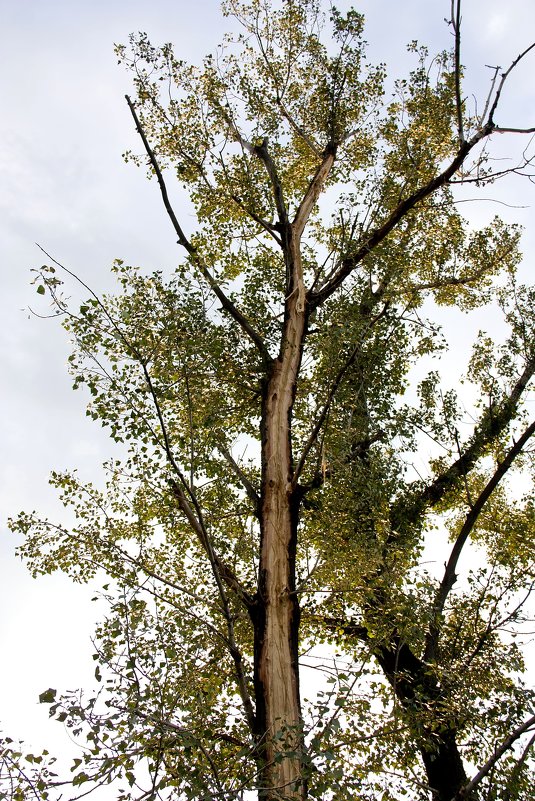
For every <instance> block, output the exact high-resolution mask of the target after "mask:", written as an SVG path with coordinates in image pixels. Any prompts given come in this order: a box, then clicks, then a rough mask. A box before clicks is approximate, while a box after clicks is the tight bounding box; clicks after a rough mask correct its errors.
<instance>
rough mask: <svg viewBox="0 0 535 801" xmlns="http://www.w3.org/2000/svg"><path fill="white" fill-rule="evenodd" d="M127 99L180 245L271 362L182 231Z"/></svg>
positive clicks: (133, 109) (220, 300)
mask: <svg viewBox="0 0 535 801" xmlns="http://www.w3.org/2000/svg"><path fill="white" fill-rule="evenodd" d="M125 97H126V102H127V103H128V108H129V109H130V113H131V114H132V117H133V118H134V122H135V124H136V130H137V132H138V134H139V135H140V137H141V140H142V142H143V145H144V147H145V151H146V153H147V156H148V158H149V161H150V164H151V166H152V168H153V170H154V172H155V174H156V178H157V180H158V185H159V187H160V192H161V195H162V200H163V204H164V206H165V210H166V211H167V214H168V216H169V219H170V220H171V223H172V224H173V228H174V229H175V232H176V234H177V236H178V244H179V245H182V247H183V248H184V249H185V250H186V252H187V253H188V255H189V256H190V257H191V259H192V260H193V262H194V264H196V265H197V267H198V268H199V270H200V271H201V274H202V275H203V277H204V279H205V280H206V282H207V283H208V285H209V286H210V289H211V290H212V291H213V293H214V295H215V296H216V297H217V299H218V300H219V302H220V303H221V305H222V306H223V309H224V310H225V311H226V312H228V313H229V314H230V315H231V317H233V318H234V320H235V321H236V322H237V323H238V325H239V326H240V327H241V328H242V329H243V331H245V333H246V334H247V336H248V337H249V338H250V339H251V341H252V342H253V343H254V345H255V346H256V348H257V349H258V351H259V352H260V353H261V355H262V358H263V359H264V361H265V362H269V361H270V357H269V353H268V350H267V347H266V344H265V342H264V340H263V339H262V337H261V336H260V334H259V333H258V332H257V331H256V330H255V329H254V328H253V326H252V325H251V323H250V322H249V321H248V320H247V318H246V317H245V316H244V315H243V314H242V313H241V312H240V311H239V309H237V308H236V306H235V305H234V303H233V302H232V301H231V300H230V298H229V297H227V295H226V294H225V293H224V292H223V290H222V289H221V287H220V286H219V284H218V283H217V281H216V280H215V278H214V277H213V276H212V274H211V272H210V270H209V269H208V267H207V266H206V264H205V263H204V262H203V260H202V259H201V257H200V255H199V253H198V252H197V249H196V248H195V247H194V246H193V245H192V243H191V242H190V241H189V239H188V238H187V236H186V235H185V233H184V231H183V230H182V227H181V225H180V223H179V222H178V219H177V217H176V214H175V212H174V209H173V207H172V205H171V202H170V200H169V195H168V193H167V187H166V185H165V181H164V178H163V175H162V171H161V169H160V165H159V164H158V161H157V159H156V156H155V154H154V150H153V149H152V148H151V146H150V144H149V142H148V139H147V136H146V134H145V131H144V130H143V127H142V125H141V122H140V120H139V117H138V115H137V113H136V110H135V107H134V104H133V103H132V101H131V100H130V98H129V96H128V95H125Z"/></svg>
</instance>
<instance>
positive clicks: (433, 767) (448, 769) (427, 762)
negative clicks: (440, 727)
mask: <svg viewBox="0 0 535 801" xmlns="http://www.w3.org/2000/svg"><path fill="white" fill-rule="evenodd" d="M434 745H435V747H434V748H433V750H427V749H425V748H421V749H420V753H421V754H422V760H423V763H424V767H425V772H426V775H427V781H428V783H429V787H430V788H431V790H432V793H433V801H435V800H436V801H452V798H455V797H456V795H457V793H458V792H459V790H460V789H461V788H462V787H464V786H465V784H466V783H467V781H468V777H467V775H466V773H465V770H464V766H463V763H462V759H461V756H460V754H459V749H458V747H457V743H456V741H455V732H454V731H446V732H441V733H440V734H439V735H438V736H437V737H436V743H435V744H434Z"/></svg>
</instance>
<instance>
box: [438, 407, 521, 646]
mask: <svg viewBox="0 0 535 801" xmlns="http://www.w3.org/2000/svg"><path fill="white" fill-rule="evenodd" d="M534 433H535V422H534V423H532V424H531V425H530V426H529V427H528V428H527V429H526V430H525V431H524V433H523V434H522V436H521V437H520V439H519V440H518V441H517V442H515V444H514V445H513V447H512V448H510V450H509V453H508V454H507V456H506V457H505V459H504V460H503V461H502V462H500V463H499V464H498V467H497V468H496V470H495V471H494V474H493V476H492V477H491V479H490V480H489V481H488V482H487V484H486V486H485V487H484V488H483V490H482V491H481V493H480V494H479V497H478V498H477V500H476V501H475V503H474V504H473V505H472V507H471V509H470V511H469V513H468V514H467V516H466V520H465V522H464V524H463V526H462V528H461V530H460V532H459V534H458V536H457V539H456V540H455V544H454V546H453V548H452V550H451V554H450V557H449V559H448V563H447V565H446V569H445V571H444V577H443V579H442V581H441V583H440V587H439V588H438V591H437V594H436V597H435V601H434V604H433V612H432V615H431V623H430V626H429V632H428V634H427V637H426V647H425V656H424V660H425V661H426V662H432V661H433V660H434V658H435V654H436V649H437V645H438V638H439V634H440V627H439V618H440V616H441V614H442V612H443V610H444V604H445V603H446V599H447V597H448V595H449V593H450V591H451V588H452V587H453V585H454V584H455V581H456V580H457V575H456V573H455V570H456V568H457V563H458V561H459V557H460V555H461V552H462V549H463V547H464V546H465V544H466V541H467V540H468V537H469V536H470V534H471V532H472V530H473V528H474V526H475V524H476V522H477V520H478V518H479V515H480V514H481V512H482V511H483V508H484V506H485V504H486V502H487V501H488V499H489V498H490V496H491V495H492V493H493V492H494V490H495V489H496V487H497V486H498V484H499V482H500V481H501V479H502V478H503V477H504V475H505V474H506V473H507V471H508V470H509V468H510V467H511V465H512V464H513V462H514V460H515V458H516V457H517V456H518V455H519V454H520V453H521V451H522V449H523V447H524V445H525V444H526V443H527V442H528V440H529V439H530V438H531V437H532V436H533V434H534Z"/></svg>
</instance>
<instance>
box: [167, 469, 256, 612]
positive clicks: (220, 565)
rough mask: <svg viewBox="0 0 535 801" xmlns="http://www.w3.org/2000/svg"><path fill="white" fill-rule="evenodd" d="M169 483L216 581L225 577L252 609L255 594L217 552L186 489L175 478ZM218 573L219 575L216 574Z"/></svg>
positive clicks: (246, 605) (228, 583)
mask: <svg viewBox="0 0 535 801" xmlns="http://www.w3.org/2000/svg"><path fill="white" fill-rule="evenodd" d="M169 484H170V486H171V489H172V491H173V495H174V496H175V498H176V499H177V501H178V504H179V506H180V508H181V510H182V511H183V512H184V514H185V515H186V518H187V520H188V523H189V524H190V526H191V528H192V529H193V531H194V532H195V534H196V535H197V538H198V540H199V542H200V544H201V546H202V547H203V549H204V551H205V552H206V555H207V556H208V558H209V560H210V563H211V565H212V569H213V571H214V577H215V578H216V582H218V578H220V579H223V581H224V582H225V584H226V585H227V587H229V589H231V590H232V591H233V592H234V593H235V594H236V596H237V597H238V598H239V599H240V601H242V603H243V604H244V606H245V607H246V608H247V610H248V611H250V610H251V609H252V608H253V606H254V598H253V596H252V595H251V594H250V593H248V592H247V590H245V589H244V587H242V585H241V582H240V581H239V579H238V577H237V576H236V575H235V574H234V572H233V571H232V570H231V568H230V567H228V565H226V564H225V563H224V562H223V561H222V560H221V559H220V557H219V556H218V555H217V554H216V553H215V551H214V548H213V545H212V542H211V540H210V537H209V535H208V533H207V531H206V528H205V527H204V525H203V524H202V523H201V522H200V520H199V517H198V516H197V515H196V514H195V512H194V510H193V509H192V507H191V504H190V503H189V501H188V499H187V498H186V495H185V493H184V490H183V489H182V487H181V486H180V484H179V483H178V482H177V481H176V480H175V479H174V478H171V479H170V480H169ZM216 574H217V575H216Z"/></svg>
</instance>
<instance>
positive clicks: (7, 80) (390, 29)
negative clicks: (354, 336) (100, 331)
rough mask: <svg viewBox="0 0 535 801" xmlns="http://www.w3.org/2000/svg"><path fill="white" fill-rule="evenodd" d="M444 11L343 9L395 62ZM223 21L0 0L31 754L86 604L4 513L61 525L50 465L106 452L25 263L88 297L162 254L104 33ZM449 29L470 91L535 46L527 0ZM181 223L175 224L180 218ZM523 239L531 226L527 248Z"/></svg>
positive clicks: (144, 9)
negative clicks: (69, 281) (48, 270)
mask: <svg viewBox="0 0 535 801" xmlns="http://www.w3.org/2000/svg"><path fill="white" fill-rule="evenodd" d="M341 5H342V7H343V4H341ZM449 5H450V4H449V0H408V1H407V0H405V2H403V3H400V2H398V0H368V1H367V2H362V3H359V2H356V7H357V8H358V9H359V10H360V9H362V10H364V11H365V12H366V13H367V15H368V17H369V24H368V26H367V39H368V41H369V43H370V57H371V59H372V60H381V61H386V62H387V63H388V64H389V65H390V66H391V67H393V68H395V69H397V68H398V67H400V68H401V65H406V64H407V63H408V62H407V58H406V54H405V44H406V43H407V42H408V41H410V40H412V39H415V38H418V39H420V40H421V41H423V42H426V43H428V44H429V45H430V46H431V49H432V50H433V49H440V48H445V47H448V46H449V45H450V42H451V35H450V33H449V32H448V29H447V27H446V25H445V24H444V17H446V16H447V15H448V13H449ZM227 27H228V22H225V21H223V20H222V17H221V15H220V11H219V5H218V2H216V0H196V2H195V3H191V2H186V0H153V1H152V2H151V3H149V2H147V0H144V1H143V2H140V0H91V2H89V0H87V1H86V0H63V2H62V1H61V0H0V45H1V51H0V52H1V54H2V72H1V76H0V110H1V115H0V174H1V177H0V207H1V214H0V270H1V278H2V281H1V286H0V289H1V291H0V304H1V320H2V333H1V337H0V360H1V373H0V375H1V390H0V392H1V397H0V443H1V454H2V459H1V461H0V526H1V531H0V556H1V564H0V600H1V607H0V610H1V611H0V645H1V648H2V659H1V664H0V724H1V725H2V727H3V729H4V731H5V732H6V733H8V734H9V735H10V736H12V737H24V738H25V739H26V740H28V741H29V742H31V743H32V744H34V745H35V746H36V747H42V746H45V745H47V743H49V742H50V741H51V739H52V738H53V739H54V740H55V741H57V737H58V736H59V737H61V736H63V735H62V732H61V727H60V726H58V724H50V726H51V727H52V728H51V729H50V728H49V724H48V721H47V719H46V709H45V708H43V707H39V706H37V705H36V699H37V696H38V694H39V692H41V691H42V690H44V689H46V688H47V687H49V686H52V687H58V688H74V687H77V686H83V685H86V686H87V685H90V684H91V679H92V671H93V667H94V663H92V661H91V658H90V656H91V652H92V648H91V643H90V635H91V631H92V628H93V622H94V619H95V614H96V611H97V610H95V609H94V605H93V604H91V603H90V600H89V599H90V597H91V594H92V593H91V592H88V590H87V588H85V587H74V586H72V585H71V584H70V583H69V582H67V581H66V580H64V579H62V578H61V577H47V578H45V579H39V580H38V581H33V580H32V579H30V578H29V576H28V574H27V572H26V571H25V569H24V567H23V566H21V565H20V562H18V561H17V560H16V559H15V557H14V545H15V543H14V537H13V535H10V534H9V533H7V530H6V526H5V521H6V518H7V516H9V515H13V514H16V513H17V512H18V511H19V510H20V509H25V510H28V511H30V510H32V509H37V510H39V511H40V512H41V513H43V514H50V515H54V514H55V515H56V517H57V518H58V519H61V509H60V508H59V506H58V504H57V501H56V500H55V498H54V495H53V494H52V492H51V490H50V489H49V487H48V484H47V480H48V475H49V473H50V470H51V469H53V468H54V469H63V468H72V467H78V468H79V471H80V473H81V475H82V476H83V477H85V478H88V479H91V478H95V479H96V480H97V481H98V476H99V465H100V463H101V462H102V461H103V460H104V459H105V458H106V457H108V456H109V455H110V454H111V453H112V452H113V448H112V446H111V445H110V443H109V441H108V440H107V438H106V437H105V435H104V434H103V433H102V432H101V431H100V429H99V428H98V426H96V425H95V424H94V423H90V422H89V421H88V420H86V418H85V416H84V408H85V398H84V396H83V394H82V393H80V392H78V393H73V392H72V391H71V381H70V379H69V377H68V375H67V373H66V358H67V355H68V343H67V342H66V338H65V336H64V334H63V332H62V330H61V329H60V328H59V327H58V325H57V323H55V322H54V321H51V320H42V319H37V318H35V317H32V316H31V314H29V312H28V308H29V307H32V308H34V309H36V310H38V311H39V312H40V313H43V311H46V309H45V308H44V306H43V302H42V301H41V299H40V298H39V297H38V296H37V295H36V294H35V288H34V287H32V286H31V285H30V281H31V278H32V274H31V272H30V270H31V268H32V267H33V268H34V267H37V266H39V265H40V264H42V263H44V262H46V258H45V257H43V256H42V254H41V253H40V251H39V250H38V248H37V246H36V244H35V243H39V244H40V245H42V247H44V248H45V249H46V250H47V251H48V252H49V253H51V254H52V255H53V256H54V257H55V258H56V259H58V260H59V261H60V262H62V263H63V264H65V265H66V266H68V267H69V268H70V269H72V270H74V271H75V272H76V273H77V274H78V275H80V276H81V277H82V278H83V279H84V280H85V281H86V282H87V283H88V284H90V285H91V286H92V287H94V288H95V289H96V290H97V291H102V290H103V289H104V290H105V289H106V288H109V287H110V286H111V282H110V278H109V266H110V264H111V262H112V260H113V259H114V258H117V257H119V258H122V259H124V260H125V261H126V262H129V263H132V264H140V265H142V266H143V267H144V268H146V269H147V270H151V269H154V268H159V267H171V266H172V265H173V264H175V263H176V261H177V259H178V258H179V253H178V251H177V248H176V244H175V240H176V236H174V234H173V231H172V230H171V228H170V225H169V223H168V220H167V218H166V216H165V214H164V213H163V211H162V209H161V206H160V201H159V195H158V191H157V187H156V185H155V184H154V183H152V182H147V181H146V180H145V177H144V172H143V170H138V169H136V168H135V167H133V166H132V165H125V164H124V163H123V161H122V159H121V153H122V152H123V151H124V150H126V149H128V148H130V147H133V148H134V149H136V150H139V144H138V143H137V141H136V138H135V132H134V131H133V126H132V121H131V118H130V115H129V112H128V109H127V107H126V104H125V102H124V94H125V92H126V91H130V90H131V86H130V83H129V77H128V75H127V74H125V72H124V70H123V69H122V68H121V67H119V66H117V64H116V59H115V57H114V54H113V43H114V42H125V41H126V40H127V37H128V34H129V33H130V32H131V31H138V30H143V31H147V33H148V34H149V36H150V38H151V39H152V40H153V41H154V42H155V43H161V42H164V41H173V42H174V43H175V48H176V52H177V54H178V55H179V56H180V57H181V58H183V59H185V60H190V61H199V60H200V58H201V57H202V55H204V54H205V53H207V52H210V51H211V50H213V49H214V48H215V46H216V44H217V42H218V41H219V40H220V39H221V36H222V34H223V32H224V30H225V29H226V28H227ZM463 39H464V61H465V63H466V64H467V73H468V84H467V87H468V88H467V91H469V92H472V91H473V92H479V93H480V97H481V92H482V91H483V87H484V86H485V81H487V80H488V78H489V70H488V68H486V67H485V65H486V64H490V65H497V64H500V65H502V66H506V65H508V64H509V63H510V61H511V60H512V58H513V57H514V56H515V55H517V53H518V52H520V51H521V50H523V49H524V48H525V47H526V46H527V44H529V43H530V42H531V41H533V40H534V39H535V3H534V2H533V0H508V2H507V3H505V2H503V0H465V8H464V27H463ZM534 71H535V56H533V57H532V58H531V60H530V62H529V64H526V66H525V67H522V68H521V69H519V70H518V74H517V75H515V76H513V77H512V79H511V82H510V85H509V87H508V89H507V94H506V96H505V98H504V103H503V112H502V113H500V115H499V117H498V119H497V121H498V123H499V124H501V125H510V126H522V125H534V124H535V97H534V95H535V82H534V81H533V79H532V77H531V76H532V75H533V73H534ZM499 147H500V148H502V149H503V148H505V150H504V151H503V152H506V150H507V149H509V148H510V147H518V141H517V142H516V143H512V142H511V137H510V138H509V139H508V141H507V142H506V143H505V142H504V141H500V143H499ZM488 196H489V197H490V196H492V197H495V198H496V197H500V198H502V199H504V200H506V201H507V202H508V203H509V204H513V205H525V206H526V208H524V209H511V208H509V207H503V208H502V207H498V206H495V205H494V204H493V203H488V206H490V207H491V208H487V206H485V204H484V203H483V204H479V205H477V206H476V205H475V204H474V205H473V207H472V208H471V213H472V214H473V216H474V219H478V220H479V219H481V220H483V219H485V217H488V216H489V215H490V214H493V213H495V212H497V211H500V212H502V211H503V212H504V216H506V218H507V219H510V220H516V221H518V222H521V223H522V224H524V225H525V226H526V227H528V228H529V226H530V225H531V227H532V228H535V225H534V224H533V223H534V222H535V220H533V207H534V205H535V188H534V187H533V186H531V185H530V184H529V183H527V182H522V181H520V180H516V181H513V182H511V181H509V182H508V183H507V184H504V186H503V189H502V187H494V189H493V191H492V193H491V194H489V195H488ZM470 205H471V204H468V203H467V204H466V206H470ZM463 211H464V209H463ZM192 226H193V220H191V219H188V218H186V219H185V220H184V227H185V228H186V229H187V230H191V227H192ZM534 246H535V241H534V237H533V232H532V233H531V234H530V233H529V231H528V233H527V236H526V245H525V251H526V252H528V253H529V252H531V253H532V252H533V251H534ZM526 270H531V265H526ZM57 730H59V734H58V733H57ZM51 731H52V732H54V734H52V733H51Z"/></svg>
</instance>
